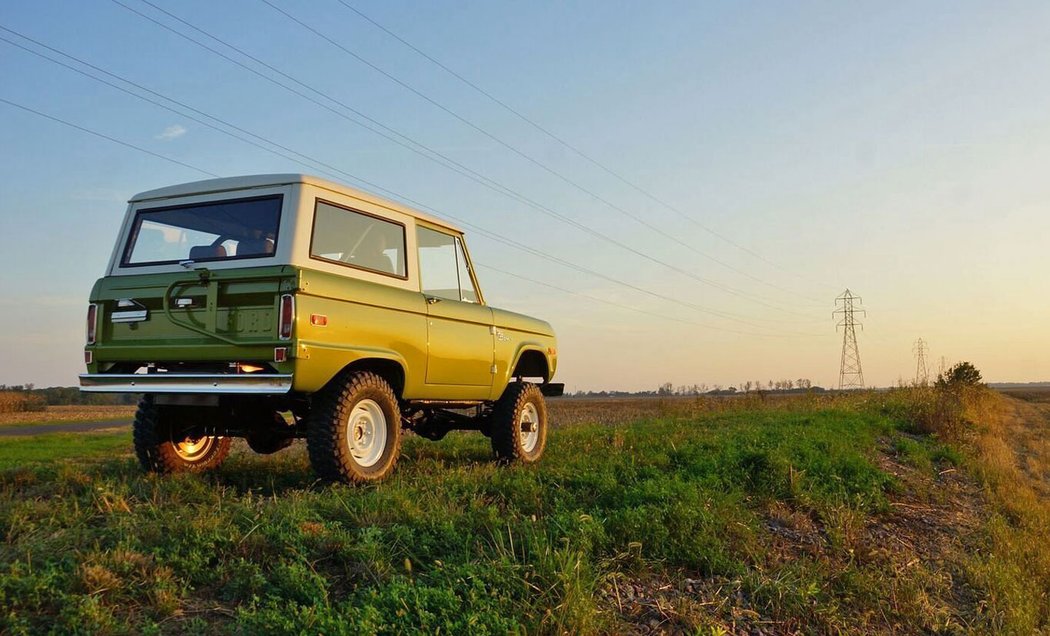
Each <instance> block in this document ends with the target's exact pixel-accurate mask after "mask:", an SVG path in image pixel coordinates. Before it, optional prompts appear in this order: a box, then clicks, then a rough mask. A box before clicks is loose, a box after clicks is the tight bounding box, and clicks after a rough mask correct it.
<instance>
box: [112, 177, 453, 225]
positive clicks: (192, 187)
mask: <svg viewBox="0 0 1050 636" xmlns="http://www.w3.org/2000/svg"><path fill="white" fill-rule="evenodd" d="M293 183H305V184H307V185H312V186H314V187H317V188H323V189H325V190H331V191H332V192H337V193H339V194H343V195H346V196H351V197H354V198H357V199H363V200H365V201H368V202H369V203H373V204H375V205H378V206H381V207H384V208H388V209H391V210H395V211H397V212H401V213H403V214H408V215H410V216H414V217H416V218H417V219H422V220H424V221H428V222H430V223H433V224H435V225H440V226H442V227H446V228H448V229H450V230H454V231H456V232H460V233H462V232H463V230H461V229H460V228H459V227H457V226H456V225H454V224H452V223H450V222H448V221H445V220H443V219H439V218H437V217H434V216H431V215H429V214H426V213H424V212H420V211H419V210H416V209H414V208H410V207H408V206H406V205H402V204H400V203H396V202H394V201H390V200H389V199H384V198H383V197H379V196H376V195H374V194H371V193H368V192H365V191H364V190H358V189H357V188H351V187H350V186H346V185H343V184H341V183H335V182H334V181H328V180H326V179H321V178H319V177H314V176H311V175H308V174H297V173H288V174H253V175H246V176H243V177H222V178H219V179H205V180H203V181H191V182H189V183H180V184H178V185H173V186H167V187H164V188H157V189H156V190H147V191H145V192H140V193H138V194H136V195H135V196H133V197H131V200H130V201H129V203H139V202H142V201H156V200H158V199H170V198H173V197H184V196H190V195H198V194H213V193H217V192H229V191H234V190H249V189H252V188H265V187H272V186H282V185H290V184H293Z"/></svg>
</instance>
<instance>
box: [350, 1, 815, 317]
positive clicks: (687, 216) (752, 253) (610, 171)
mask: <svg viewBox="0 0 1050 636" xmlns="http://www.w3.org/2000/svg"><path fill="white" fill-rule="evenodd" d="M337 1H338V2H339V3H340V4H342V5H343V6H344V7H346V8H347V9H349V10H350V11H352V12H354V13H355V14H357V15H358V16H359V17H361V18H362V19H364V20H365V21H367V22H369V23H371V24H372V25H373V26H375V27H376V28H377V29H379V30H380V31H383V32H384V33H386V34H387V35H389V36H390V37H392V38H394V39H395V40H397V41H398V42H400V43H402V44H403V45H405V46H406V47H408V48H409V49H411V50H412V51H414V52H416V53H417V54H419V55H420V56H422V57H423V58H425V59H427V60H428V61H430V62H431V63H432V64H434V65H435V66H437V67H438V68H440V69H442V70H443V71H445V72H446V73H448V74H449V75H451V76H453V77H455V78H456V79H458V80H459V81H460V82H462V83H464V84H466V85H467V86H469V87H470V88H472V89H474V90H475V91H476V92H478V93H479V94H481V95H483V96H484V97H486V98H488V99H489V100H490V101H492V102H493V103H495V104H497V105H498V106H500V107H501V108H503V109H504V110H506V111H507V112H509V113H511V114H512V115H514V116H515V117H517V118H518V119H520V120H522V121H524V122H525V123H527V124H528V125H529V126H532V127H533V128H535V129H536V130H538V131H540V132H541V133H543V134H544V135H546V136H547V137H549V138H551V139H553V140H554V141H556V142H558V143H559V144H561V145H562V146H563V147H565V148H567V149H568V150H570V151H571V152H572V153H573V154H575V155H577V156H579V157H580V158H582V159H584V160H586V161H587V162H588V163H590V164H592V165H594V166H595V167H597V168H599V169H600V170H602V171H603V172H605V173H606V174H608V175H610V176H611V177H613V178H614V179H616V180H617V181H619V182H621V183H623V184H624V185H626V186H628V187H629V188H631V189H632V190H634V191H636V192H638V193H640V194H642V195H643V196H645V197H646V198H647V199H649V200H650V201H653V202H655V203H657V204H659V205H661V206H663V207H664V208H666V209H668V210H671V211H672V212H675V213H676V214H678V215H679V216H681V217H682V218H684V219H686V220H687V221H689V222H690V223H692V224H694V225H696V226H697V227H699V228H700V229H702V230H704V231H705V232H707V233H708V234H710V235H712V236H714V237H715V238H718V239H719V240H721V241H723V242H725V243H727V244H729V245H731V246H733V247H735V248H737V249H739V250H741V251H743V252H745V253H747V254H749V255H750V256H752V257H754V258H756V259H758V260H760V261H762V262H764V263H766V264H767V265H770V266H772V267H774V268H775V269H778V270H781V271H784V272H787V273H790V274H792V275H794V276H795V277H797V278H802V277H801V276H798V274H794V273H793V272H791V271H790V270H787V269H786V268H784V267H783V266H781V265H779V264H777V263H775V262H773V261H770V260H769V259H767V258H765V257H764V256H762V255H761V254H759V253H758V252H755V251H753V250H751V249H749V248H747V247H745V246H743V245H740V244H738V243H736V242H735V241H733V240H732V239H730V238H728V237H727V236H724V235H723V234H721V233H719V232H717V231H715V230H714V229H712V228H711V227H709V226H707V225H706V224H704V223H702V222H700V221H699V220H697V219H696V218H695V217H694V216H693V215H691V214H687V213H686V212H684V211H682V210H681V209H679V208H677V207H675V206H674V205H671V204H670V203H668V202H667V201H665V200H663V199H661V198H660V197H658V196H656V195H655V194H653V193H652V192H650V191H648V190H646V189H645V188H642V187H641V186H639V185H637V184H636V183H634V182H632V181H631V180H629V179H627V178H626V177H624V176H623V175H622V174H620V173H618V172H617V171H615V170H613V169H612V168H610V167H609V166H607V165H606V164H604V163H603V162H601V161H599V160H597V159H595V158H594V157H592V156H590V155H589V154H587V153H586V152H584V151H583V150H581V149H580V148H579V147H578V146H576V145H574V144H572V143H570V142H568V141H566V140H565V139H564V138H563V137H561V136H559V135H556V134H555V133H553V132H551V131H550V130H549V129H548V128H546V127H544V126H542V125H540V124H539V123H537V122H536V121H535V120H533V119H531V118H530V117H528V116H526V115H525V114H523V113H522V112H521V111H519V110H517V109H515V108H514V107H512V106H511V105H510V104H508V103H506V102H505V101H503V100H501V99H499V98H498V97H496V96H495V95H493V94H492V93H490V92H488V91H486V90H485V89H483V88H482V87H480V86H478V85H477V84H476V83H474V82H472V81H470V80H469V79H467V78H466V77H464V76H463V75H461V74H460V73H458V72H456V71H455V70H453V69H452V68H450V67H449V66H447V65H445V64H443V63H442V62H440V61H439V60H437V59H435V58H434V57H433V56H431V55H429V54H427V53H426V52H425V51H423V50H421V49H420V48H419V47H417V46H415V45H414V44H412V43H411V42H409V41H408V40H406V39H405V38H403V37H401V36H400V35H398V34H397V33H394V32H393V31H391V30H390V29H388V28H387V27H385V26H383V25H382V24H380V23H379V22H377V21H376V20H374V19H372V18H371V17H369V16H368V15H365V14H364V13H363V12H361V11H360V10H358V9H357V8H356V7H354V6H353V5H351V4H350V3H348V2H346V0H337ZM745 275H747V274H745ZM747 276H749V277H750V275H747ZM762 282H763V283H764V284H767V285H770V286H774V287H779V286H776V285H772V284H771V283H765V281H762ZM821 284H823V283H821ZM785 291H789V290H785ZM789 293H796V292H789ZM798 295H799V296H801V297H803V298H807V299H809V300H815V299H813V298H810V297H809V296H805V295H802V294H798Z"/></svg>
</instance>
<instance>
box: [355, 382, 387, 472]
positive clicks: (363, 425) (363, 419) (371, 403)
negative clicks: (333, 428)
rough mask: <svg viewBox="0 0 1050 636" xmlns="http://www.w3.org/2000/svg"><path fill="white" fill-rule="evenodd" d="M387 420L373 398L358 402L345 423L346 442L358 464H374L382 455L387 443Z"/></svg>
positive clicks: (366, 465)
mask: <svg viewBox="0 0 1050 636" xmlns="http://www.w3.org/2000/svg"><path fill="white" fill-rule="evenodd" d="M386 432H387V421H386V414H385V413H383V408H382V407H381V406H379V403H378V402H376V401H375V400H370V399H365V400H361V401H360V402H358V403H357V404H356V405H355V406H354V408H353V410H351V411H350V416H349V418H348V420H347V424H346V444H347V446H349V447H350V455H351V457H353V458H354V461H355V462H357V463H358V465H360V466H362V467H364V468H368V467H371V466H374V465H375V464H376V462H378V461H379V458H380V457H382V456H383V451H385V450H386V443H387V435H386Z"/></svg>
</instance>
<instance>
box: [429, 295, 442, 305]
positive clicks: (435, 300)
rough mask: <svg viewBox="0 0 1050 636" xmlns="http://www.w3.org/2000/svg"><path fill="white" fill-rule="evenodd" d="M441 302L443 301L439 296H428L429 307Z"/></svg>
mask: <svg viewBox="0 0 1050 636" xmlns="http://www.w3.org/2000/svg"><path fill="white" fill-rule="evenodd" d="M439 302H441V299H440V298H438V297H437V296H427V304H428V305H433V304H435V303H439Z"/></svg>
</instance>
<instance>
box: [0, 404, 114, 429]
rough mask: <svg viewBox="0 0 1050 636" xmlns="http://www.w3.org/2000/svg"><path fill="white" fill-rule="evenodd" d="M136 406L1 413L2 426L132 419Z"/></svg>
mask: <svg viewBox="0 0 1050 636" xmlns="http://www.w3.org/2000/svg"><path fill="white" fill-rule="evenodd" d="M134 416H135V407H134V406H114V405H106V406H83V405H81V406H49V407H47V410H46V411H42V412H41V411H36V412H24V411H23V412H0V426H25V425H29V424H60V423H68V422H95V421H105V420H120V419H131V418H133V417H134Z"/></svg>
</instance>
